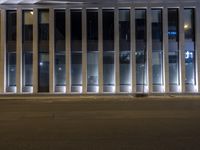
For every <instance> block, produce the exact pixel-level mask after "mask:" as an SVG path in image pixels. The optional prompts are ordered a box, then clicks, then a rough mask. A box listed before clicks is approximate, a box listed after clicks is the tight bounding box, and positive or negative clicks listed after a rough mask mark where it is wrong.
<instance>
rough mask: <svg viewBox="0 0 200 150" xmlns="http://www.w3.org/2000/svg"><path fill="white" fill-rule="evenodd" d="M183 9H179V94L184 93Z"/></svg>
mask: <svg viewBox="0 0 200 150" xmlns="http://www.w3.org/2000/svg"><path fill="white" fill-rule="evenodd" d="M183 9H184V8H183V7H182V6H181V7H180V9H179V66H180V67H179V68H180V70H179V71H180V72H179V73H180V92H183V93H184V92H185V48H184V40H185V39H184V14H183V13H184V12H183V11H184V10H183Z"/></svg>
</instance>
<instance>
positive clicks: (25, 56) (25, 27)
mask: <svg viewBox="0 0 200 150" xmlns="http://www.w3.org/2000/svg"><path fill="white" fill-rule="evenodd" d="M22 20H23V24H22V39H23V43H22V72H23V73H22V81H23V91H27V90H26V89H24V88H25V87H26V86H32V77H33V11H32V10H24V11H23V18H22Z"/></svg>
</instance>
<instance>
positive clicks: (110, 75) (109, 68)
mask: <svg viewBox="0 0 200 150" xmlns="http://www.w3.org/2000/svg"><path fill="white" fill-rule="evenodd" d="M103 64H104V65H103V80H104V86H113V85H114V84H115V80H114V54H113V52H106V53H104V55H103Z"/></svg>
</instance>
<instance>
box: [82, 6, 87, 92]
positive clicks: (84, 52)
mask: <svg viewBox="0 0 200 150" xmlns="http://www.w3.org/2000/svg"><path fill="white" fill-rule="evenodd" d="M86 17H87V16H86V9H85V8H83V9H82V84H83V85H82V87H83V88H82V89H83V90H82V92H83V93H84V94H85V93H87V25H86V19H87V18H86Z"/></svg>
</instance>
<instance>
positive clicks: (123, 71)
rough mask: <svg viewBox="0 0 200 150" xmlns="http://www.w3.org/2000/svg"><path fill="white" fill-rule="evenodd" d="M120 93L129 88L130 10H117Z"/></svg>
mask: <svg viewBox="0 0 200 150" xmlns="http://www.w3.org/2000/svg"><path fill="white" fill-rule="evenodd" d="M119 50H120V86H121V88H120V91H125V92H127V89H128V88H127V87H126V86H130V84H131V83H130V82H131V74H130V73H131V72H130V10H128V9H120V10H119Z"/></svg>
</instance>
